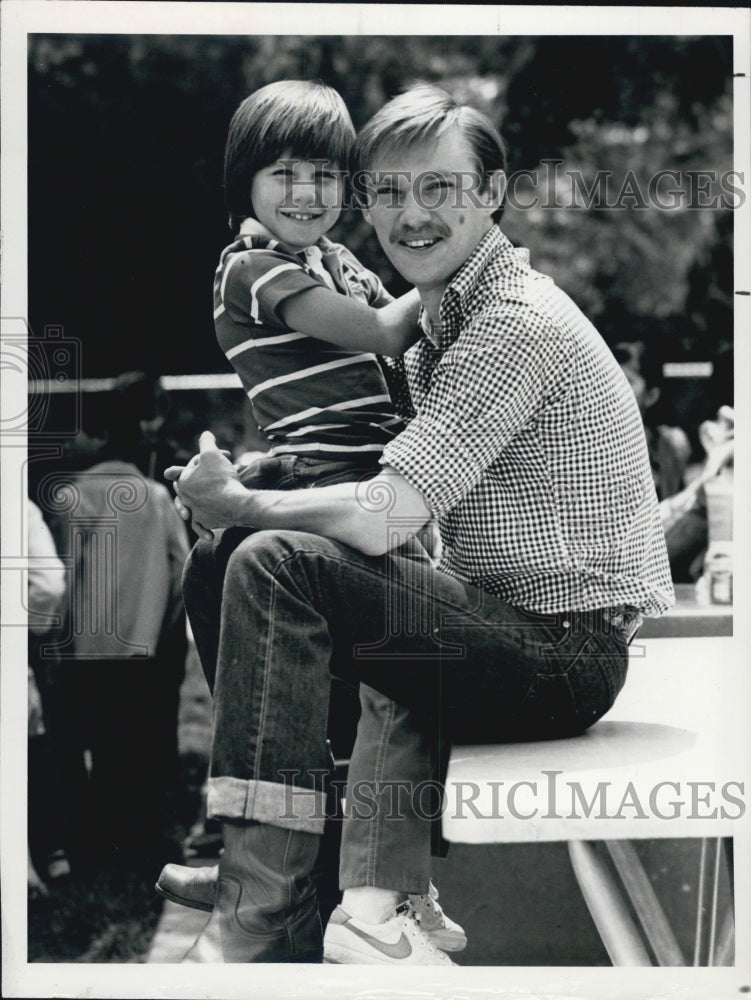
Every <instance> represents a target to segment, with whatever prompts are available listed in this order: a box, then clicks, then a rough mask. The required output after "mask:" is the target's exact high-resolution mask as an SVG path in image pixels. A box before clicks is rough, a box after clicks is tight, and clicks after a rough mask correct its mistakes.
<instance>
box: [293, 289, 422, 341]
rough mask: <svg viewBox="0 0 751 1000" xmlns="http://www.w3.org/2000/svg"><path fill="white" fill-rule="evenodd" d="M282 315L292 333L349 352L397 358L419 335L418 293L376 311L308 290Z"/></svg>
mask: <svg viewBox="0 0 751 1000" xmlns="http://www.w3.org/2000/svg"><path fill="white" fill-rule="evenodd" d="M279 312H280V313H281V316H282V319H283V320H284V322H285V323H286V324H287V326H289V327H291V328H292V329H293V330H298V331H299V332H300V333H306V334H307V335H308V336H310V337H316V338H317V339H318V340H327V341H329V342H330V343H333V344H338V345H339V346H340V347H343V348H345V349H346V350H348V351H367V352H372V353H374V354H386V355H388V356H389V357H398V355H400V354H403V353H404V352H405V351H406V350H407V348H408V347H411V346H412V344H414V342H415V341H416V340H417V338H418V337H419V335H420V330H419V328H418V325H417V319H418V315H419V312H420V297H419V295H418V293H417V289H412V291H410V292H407V293H406V295H402V296H401V297H400V298H398V299H395V300H394V301H393V302H390V303H389V304H388V305H385V306H382V307H381V308H380V309H374V308H373V307H372V306H368V305H365V303H364V302H359V301H357V299H350V298H347V297H346V296H345V295H339V294H338V293H337V292H333V291H331V290H330V289H328V288H323V287H322V286H321V287H317V288H308V289H305V290H304V291H301V292H298V293H297V294H296V295H292V296H290V297H289V298H288V299H285V300H284V302H282V303H281V304H280V306H279Z"/></svg>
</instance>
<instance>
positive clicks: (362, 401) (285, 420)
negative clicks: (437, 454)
mask: <svg viewBox="0 0 751 1000" xmlns="http://www.w3.org/2000/svg"><path fill="white" fill-rule="evenodd" d="M376 403H389V404H390V403H391V396H389V395H388V394H383V393H380V394H379V395H377V396H360V397H359V399H346V400H344V401H343V402H337V403H336V410H337V412H338V411H339V410H354V409H355V408H356V407H358V406H373V405H375V404H376ZM330 409H332V407H329V406H311V407H309V408H308V409H307V410H300V411H299V412H298V413H290V415H289V416H287V417H282V419H281V420H276V421H275V422H274V423H273V424H266V426H265V427H264V430H265V431H275V430H278V429H279V428H280V427H284V426H286V425H287V424H293V423H299V421H301V420H308V419H309V418H310V417H314V416H315V415H316V414H317V413H325V412H326V411H327V410H330ZM400 419H401V418H400V417H397V418H396V420H400Z"/></svg>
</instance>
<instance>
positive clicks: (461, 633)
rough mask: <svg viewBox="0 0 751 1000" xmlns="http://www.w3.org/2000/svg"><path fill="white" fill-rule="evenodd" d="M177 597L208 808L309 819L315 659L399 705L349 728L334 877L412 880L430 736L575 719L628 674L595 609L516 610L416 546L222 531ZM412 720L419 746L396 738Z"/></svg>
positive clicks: (264, 818) (315, 759)
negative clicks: (207, 765) (208, 691)
mask: <svg viewBox="0 0 751 1000" xmlns="http://www.w3.org/2000/svg"><path fill="white" fill-rule="evenodd" d="M225 565H226V573H225V572H224V566H225ZM218 573H219V574H220V575H221V574H223V575H224V586H223V592H222V593H221V594H220V595H219V596H217V590H218V586H217V574H218ZM184 595H185V601H186V605H187V608H188V613H189V616H190V620H191V625H192V627H193V632H194V636H195V638H196V643H197V645H198V648H199V652H200V653H201V655H202V659H203V658H204V655H205V653H208V651H209V650H210V647H211V645H212V644H214V646H215V648H216V645H217V633H219V635H218V653H217V655H216V662H217V671H216V679H215V683H214V721H213V740H212V755H211V769H210V777H209V811H210V814H211V815H214V816H221V817H226V818H238V819H239V818H245V819H255V820H258V821H260V822H266V823H272V824H274V825H289V826H292V827H294V828H297V829H301V830H308V831H310V832H317V833H320V832H321V830H322V828H323V817H324V802H325V796H324V794H323V793H322V791H321V790H320V788H317V787H316V774H317V773H318V774H322V773H323V772H324V771H325V770H326V768H327V758H326V723H327V711H328V698H329V673H330V672H331V673H333V674H334V675H335V676H339V677H341V678H343V679H344V680H349V681H351V682H353V683H357V682H363V683H364V684H367V685H369V686H370V687H371V688H373V689H375V690H377V691H380V692H382V693H383V694H385V695H387V696H388V698H390V699H393V700H394V701H395V702H396V703H397V706H401V708H399V707H397V706H393V707H392V708H389V707H388V705H386V704H384V703H381V712H380V720H379V713H378V712H371V713H370V714H369V716H368V723H367V725H365V726H364V725H363V724H362V722H361V726H360V728H359V729H358V734H357V739H356V743H355V748H354V751H353V755H352V762H351V764H350V773H349V783H348V797H349V799H350V802H349V803H348V806H349V808H348V812H355V813H356V815H355V816H352V817H351V818H349V817H348V818H347V820H346V821H345V829H344V835H343V840H342V864H341V871H340V880H341V886H342V888H348V887H350V886H355V885H380V886H383V887H385V888H392V889H401V890H402V891H405V892H424V891H425V890H426V885H427V875H428V874H429V854H430V851H429V842H430V836H429V827H430V823H429V821H428V820H427V819H421V818H420V814H421V813H422V815H423V816H429V815H434V801H433V800H432V798H431V797H432V796H434V794H435V783H434V781H433V780H432V779H434V778H435V777H436V776H438V775H442V774H443V773H444V771H443V765H444V764H445V750H442V749H441V748H445V747H446V746H447V745H448V744H449V742H451V741H455V742H501V741H507V740H514V739H543V738H551V737H560V736H567V735H573V734H576V733H580V732H582V731H583V730H585V729H586V728H587V727H588V726H590V725H592V723H594V722H595V721H596V720H597V719H598V718H600V716H601V715H603V714H604V713H605V712H606V711H607V710H608V709H609V708H610V706H611V705H612V704H613V701H614V700H615V697H616V695H617V693H618V691H619V690H620V688H621V687H622V685H623V682H624V680H625V675H626V668H627V662H628V647H627V642H626V639H625V638H624V637H623V635H622V634H621V633H620V632H619V631H618V630H617V629H615V628H613V627H612V626H610V625H609V623H608V622H607V621H606V620H605V619H604V618H603V616H602V615H601V614H600V613H599V612H581V613H577V612H574V613H570V614H566V615H555V616H540V615H535V614H531V613H528V612H523V611H521V610H519V609H516V608H514V607H512V606H510V605H509V604H507V603H505V602H504V601H501V600H499V599H497V598H494V597H492V596H490V595H488V594H487V593H485V592H483V591H480V590H478V589H476V588H474V587H472V586H470V585H468V584H465V583H462V582H461V581H458V580H455V579H454V578H452V577H449V576H447V575H445V574H443V573H439V572H438V571H436V570H435V569H434V568H433V566H432V564H431V563H430V561H429V560H428V559H427V558H426V557H425V554H424V551H423V550H422V549H421V548H420V547H419V546H415V547H411V546H409V545H407V546H403V547H402V548H401V549H399V550H397V551H395V552H393V553H391V554H389V555H387V556H385V557H377V558H376V557H369V556H364V555H362V554H361V553H359V552H357V551H355V550H354V549H352V548H350V547H348V546H346V545H343V544H340V543H338V542H335V541H332V540H331V539H327V538H323V537H320V536H318V535H312V534H308V533H305V532H293V531H284V532H271V531H259V532H248V531H247V530H245V529H229V530H228V531H225V532H223V533H221V535H219V537H218V538H217V539H215V541H213V542H211V543H206V542H199V543H198V544H197V545H196V547H195V548H194V550H193V553H192V554H191V557H190V558H189V560H188V563H187V564H186V571H185V576H184ZM219 621H220V628H218V622H219ZM390 713H391V714H390ZM405 720H406V721H407V722H408V726H407V729H406V730H405V732H406V735H405V736H404V739H405V742H404V744H403V747H402V746H401V745H400V743H399V741H400V739H401V737H400V732H401V730H400V724H401V723H403V722H404V721H405ZM415 733H418V734H420V739H421V740H422V741H423V747H422V749H423V750H425V749H427V753H426V752H421V753H418V754H414V753H411V752H410V746H414V735H415ZM394 740H396V742H393V741H394ZM401 749H403V750H404V752H403V753H401V754H400V750H401ZM431 758H432V766H431ZM389 760H391V761H398V763H392V764H388V766H387V762H388V761H389ZM554 763H555V761H551V764H553V765H554ZM395 769H396V770H398V773H395ZM499 779H502V775H501V776H499ZM367 782H371V783H374V784H375V787H374V788H373V791H374V792H375V795H372V794H370V792H371V789H370V788H369V787H368V786H367ZM400 796H407V797H408V798H407V799H404V798H400ZM400 802H401V803H405V802H406V803H407V807H402V806H400ZM374 804H375V805H374ZM357 814H360V815H361V816H362V818H360V819H358V818H357ZM373 814H374V815H373ZM404 824H410V825H409V826H405V825H404ZM412 828H414V829H415V830H417V831H422V832H421V833H420V832H418V833H417V835H416V838H413V837H411V836H408V835H405V832H406V831H407V830H411V829H412Z"/></svg>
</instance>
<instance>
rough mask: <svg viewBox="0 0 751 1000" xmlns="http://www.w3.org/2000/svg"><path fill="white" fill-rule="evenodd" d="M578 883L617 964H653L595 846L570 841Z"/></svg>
mask: <svg viewBox="0 0 751 1000" xmlns="http://www.w3.org/2000/svg"><path fill="white" fill-rule="evenodd" d="M568 853H569V857H570V858H571V866H572V867H573V869H574V874H575V875H576V881H577V882H578V883H579V888H580V889H581V891H582V896H583V897H584V901H585V903H586V904H587V907H588V908H589V912H590V914H591V916H592V919H593V920H594V923H595V926H596V927H597V930H598V932H599V934H600V937H601V938H602V943H603V944H604V945H605V949H606V950H607V953H608V955H609V956H610V961H611V962H612V963H613V965H652V962H651V961H650V958H649V954H648V953H647V950H646V948H645V947H644V944H643V943H642V940H641V937H640V935H639V931H638V930H637V928H636V925H635V923H634V921H633V920H632V918H631V914H630V913H629V912H628V909H627V907H626V903H625V900H624V899H623V894H622V893H621V891H620V889H619V888H618V886H617V885H616V883H615V880H614V879H613V876H612V875H611V874H610V871H609V869H608V867H607V865H606V864H605V862H604V861H603V860H602V858H600V857H599V856H598V855H597V852H596V851H595V850H594V848H593V847H592V845H591V844H590V843H589V842H587V841H583V840H570V841H569V842H568Z"/></svg>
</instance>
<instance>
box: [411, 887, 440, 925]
mask: <svg viewBox="0 0 751 1000" xmlns="http://www.w3.org/2000/svg"><path fill="white" fill-rule="evenodd" d="M414 900H419V901H420V902H421V903H422V904H423V905H424V906H425V907H426V908H427V909H429V910H432V911H433V913H434V914H435V915H436V916H437V917H443V915H444V914H443V907H442V906H441V905H440V903H439V902H438V890H437V889H436V887H435V886H434V885H433V883H432V881H431V882H430V883H429V885H428V891H427V892H426V893H425V892H419V893H417V892H413V893H410V901H414ZM413 907H414V902H413ZM416 916H417V920H418V923H419V920H420V915H419V914H416Z"/></svg>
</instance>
